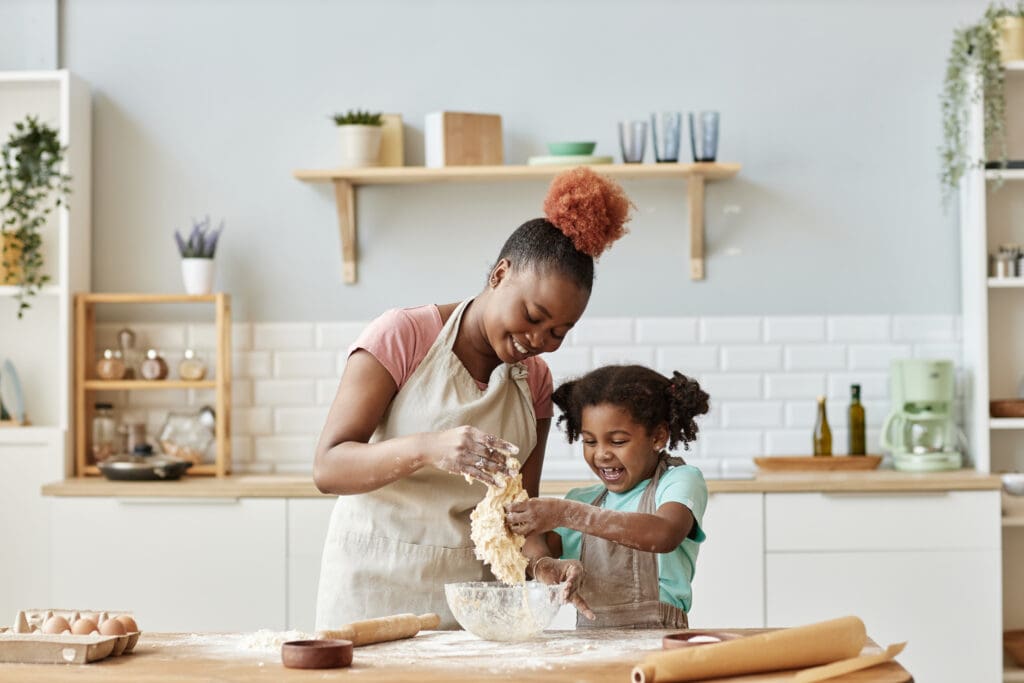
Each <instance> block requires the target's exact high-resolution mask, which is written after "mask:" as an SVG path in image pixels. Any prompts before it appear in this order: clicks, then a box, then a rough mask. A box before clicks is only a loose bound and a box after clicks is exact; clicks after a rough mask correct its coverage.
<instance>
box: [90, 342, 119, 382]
mask: <svg viewBox="0 0 1024 683" xmlns="http://www.w3.org/2000/svg"><path fill="white" fill-rule="evenodd" d="M124 370H125V367H124V360H122V358H121V353H120V351H113V350H111V349H103V357H102V358H100V359H99V360H98V361H97V362H96V375H97V376H98V377H99V378H100V379H110V380H117V379H121V378H123V377H124Z"/></svg>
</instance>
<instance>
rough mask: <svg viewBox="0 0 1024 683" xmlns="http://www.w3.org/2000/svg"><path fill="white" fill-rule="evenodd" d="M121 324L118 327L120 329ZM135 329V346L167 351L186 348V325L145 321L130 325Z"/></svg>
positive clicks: (142, 348)
mask: <svg viewBox="0 0 1024 683" xmlns="http://www.w3.org/2000/svg"><path fill="white" fill-rule="evenodd" d="M120 327H121V326H119V327H118V329H120ZM128 327H131V329H132V330H134V331H135V348H137V349H141V350H145V349H157V350H160V351H167V350H170V349H183V348H185V346H186V344H185V327H186V326H185V325H184V324H180V325H170V324H155V323H145V324H142V325H138V324H133V325H128Z"/></svg>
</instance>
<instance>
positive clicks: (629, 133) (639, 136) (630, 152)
mask: <svg viewBox="0 0 1024 683" xmlns="http://www.w3.org/2000/svg"><path fill="white" fill-rule="evenodd" d="M619 146H620V147H621V148H622V160H623V161H624V162H626V163H627V164H639V163H640V162H641V161H643V160H644V148H645V147H646V146H647V122H646V121H619Z"/></svg>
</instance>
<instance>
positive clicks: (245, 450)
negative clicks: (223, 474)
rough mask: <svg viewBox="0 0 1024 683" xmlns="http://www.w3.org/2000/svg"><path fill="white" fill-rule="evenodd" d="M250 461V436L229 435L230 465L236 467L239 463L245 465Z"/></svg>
mask: <svg viewBox="0 0 1024 683" xmlns="http://www.w3.org/2000/svg"><path fill="white" fill-rule="evenodd" d="M251 461H252V437H251V436H234V435H232V437H231V465H232V469H233V470H235V469H237V466H239V465H245V464H246V463H249V462H251Z"/></svg>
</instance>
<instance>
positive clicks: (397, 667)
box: [0, 629, 912, 683]
mask: <svg viewBox="0 0 1024 683" xmlns="http://www.w3.org/2000/svg"><path fill="white" fill-rule="evenodd" d="M666 633H669V631H653V630H643V631H638V630H627V629H585V630H581V631H571V630H570V631H547V632H545V633H544V634H543V635H542V636H541V637H540V638H538V639H536V640H532V641H528V642H524V643H495V642H488V641H482V640H479V639H477V638H476V637H475V636H472V635H471V634H469V633H466V632H465V631H432V632H425V633H421V634H420V635H418V636H416V637H415V638H411V639H408V640H404V641H397V642H394V643H381V644H379V645H370V646H367V647H362V648H357V649H356V651H355V657H354V660H353V664H352V667H351V668H350V669H333V670H320V671H306V670H296V669H286V668H284V667H283V666H282V665H281V658H280V647H279V645H278V642H279V641H280V640H283V639H284V638H285V637H294V635H295V634H292V636H286V635H285V634H281V633H278V634H271V633H269V632H260V633H259V634H181V633H178V634H166V633H164V634H160V633H157V634H153V633H143V634H142V638H141V639H140V640H139V644H138V646H137V647H136V649H135V652H134V653H133V654H130V655H123V656H121V657H111V658H108V659H105V660H102V661H100V662H94V663H92V664H84V665H61V664H52V665H41V664H0V680H4V681H6V680H17V681H19V682H20V683H35V682H37V681H58V680H59V681H73V682H80V683H91V682H96V683H101V682H102V683H117V682H120V681H132V682H133V683H156V682H157V681H160V682H163V681H175V682H176V683H191V682H192V681H211V680H215V681H218V682H232V681H274V682H277V681H281V682H283V683H290V682H292V681H303V682H307V681H321V680H339V679H342V680H343V679H349V678H351V680H353V681H358V682H360V683H362V682H366V683H378V682H384V681H387V682H389V683H406V682H408V683H441V682H442V681H456V682H460V683H461V682H468V681H496V680H506V681H507V680H519V681H525V680H531V681H532V680H537V681H546V682H551V683H556V682H558V683H570V682H571V683H577V682H579V681H594V682H595V683H627V682H628V681H629V680H630V672H631V670H632V668H633V666H634V665H635V664H637V663H638V662H639V661H640V660H641V659H642V658H643V657H644V655H645V654H646V653H647V652H650V651H655V650H659V649H660V647H661V638H662V636H663V635H664V634H666ZM260 634H263V637H261V636H260ZM878 651H879V648H878V647H877V646H876V645H875V644H874V643H873V642H870V643H869V645H868V646H867V647H865V649H864V653H865V654H868V653H876V652H878ZM791 678H792V672H788V673H787V672H776V673H773V674H759V675H754V676H743V677H732V678H726V679H717V680H718V681H720V682H721V683H725V682H726V681H729V682H736V683H740V682H742V683H776V682H781V681H788V680H791ZM831 680H833V681H837V682H840V683H862V682H864V683H866V682H867V681H872V682H873V683H903V682H905V681H911V680H912V678H911V676H910V674H909V673H908V672H907V670H906V669H904V668H903V667H902V666H900V665H899V664H898V663H896V662H888V663H886V664H883V665H880V666H877V667H874V668H871V669H867V670H865V671H861V672H856V673H852V674H847V675H846V676H842V677H840V678H834V679H831Z"/></svg>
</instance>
